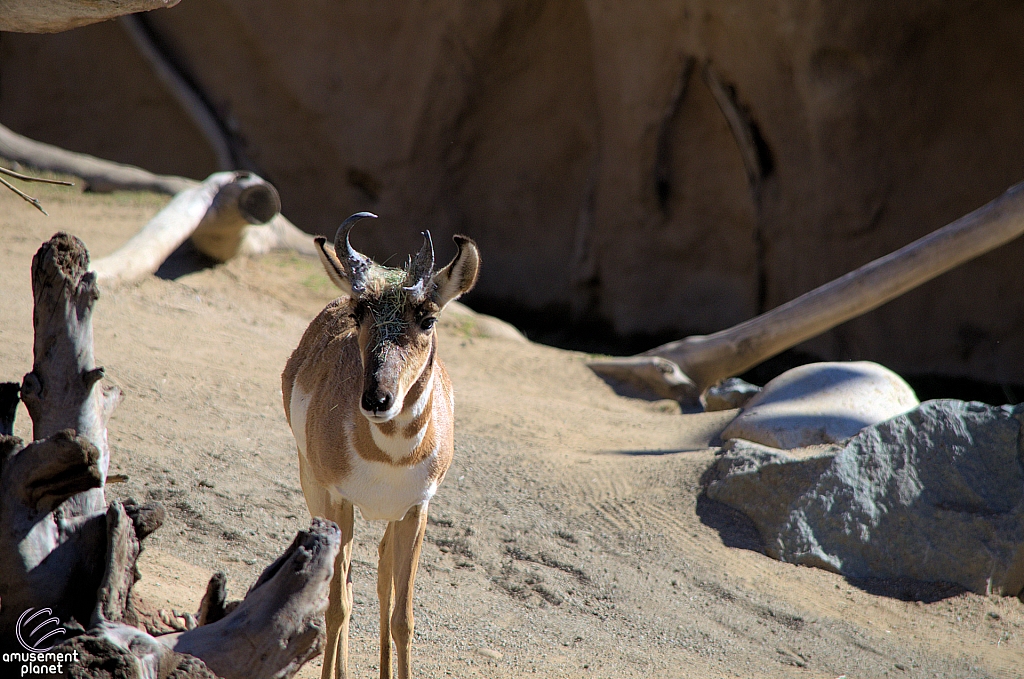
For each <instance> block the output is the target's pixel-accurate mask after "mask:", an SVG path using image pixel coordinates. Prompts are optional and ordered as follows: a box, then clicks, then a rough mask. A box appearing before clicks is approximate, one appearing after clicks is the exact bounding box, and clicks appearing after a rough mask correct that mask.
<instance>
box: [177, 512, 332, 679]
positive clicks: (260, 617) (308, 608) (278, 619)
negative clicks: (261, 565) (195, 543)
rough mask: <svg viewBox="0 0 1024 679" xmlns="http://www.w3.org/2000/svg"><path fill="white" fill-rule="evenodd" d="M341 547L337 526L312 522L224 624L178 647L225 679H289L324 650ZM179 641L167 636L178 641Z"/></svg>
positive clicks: (185, 637) (184, 636)
mask: <svg viewBox="0 0 1024 679" xmlns="http://www.w3.org/2000/svg"><path fill="white" fill-rule="evenodd" d="M340 546H341V531H340V530H339V529H338V527H337V525H335V524H334V523H332V522H329V521H325V520H323V519H320V518H316V519H313V523H312V525H311V526H310V528H309V530H308V531H300V532H299V534H298V535H296V536H295V540H294V541H292V544H291V545H290V546H289V547H288V549H287V550H286V551H285V553H284V554H282V555H281V556H280V557H278V559H277V560H276V561H274V563H272V564H270V566H268V567H267V568H266V570H264V571H263V574H262V575H260V577H259V578H258V579H257V580H256V583H255V584H254V585H253V586H252V587H251V588H250V589H249V592H248V594H246V595H245V599H244V600H242V602H241V603H240V604H239V605H238V607H237V608H236V609H235V610H234V611H232V612H231V613H229V614H228V615H227V616H225V617H224V618H223V619H221V620H219V621H217V622H214V623H211V624H208V625H203V626H201V627H197V628H196V629H194V630H190V631H188V632H183V633H181V634H180V636H178V637H177V639H176V640H175V641H174V643H173V648H174V650H175V651H177V652H179V653H189V654H191V655H194V656H196V657H198V658H202V659H203V662H205V663H206V665H207V666H208V667H209V668H210V669H212V670H213V671H214V672H216V673H217V674H218V675H219V676H221V677H224V679H276V678H280V677H290V676H292V675H293V674H294V673H295V672H297V671H298V670H299V668H300V667H302V665H303V664H304V663H305V662H306V661H307V660H309V659H310V658H312V657H313V656H315V655H317V654H318V653H320V652H321V650H322V649H323V644H324V629H323V622H322V619H321V617H320V615H321V613H322V612H323V610H324V609H325V608H326V607H327V595H328V591H329V588H330V582H331V577H332V576H333V574H334V559H335V557H336V556H337V555H338V550H339V549H340ZM174 636H175V635H168V637H174Z"/></svg>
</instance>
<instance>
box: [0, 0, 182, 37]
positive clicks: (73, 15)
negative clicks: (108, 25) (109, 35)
mask: <svg viewBox="0 0 1024 679" xmlns="http://www.w3.org/2000/svg"><path fill="white" fill-rule="evenodd" d="M176 4H178V0H104V1H103V2H96V0H4V1H3V3H2V4H0V31H11V32H14V33H58V32H60V31H67V30H69V29H72V28H77V27H79V26H86V25H88V24H94V23H96V22H97V21H106V20H107V19H113V18H114V17H117V16H121V15H122V14H130V13H132V12H148V11H149V10H153V9H160V8H162V7H173V6H174V5H176Z"/></svg>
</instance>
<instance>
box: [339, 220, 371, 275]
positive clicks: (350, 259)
mask: <svg viewBox="0 0 1024 679" xmlns="http://www.w3.org/2000/svg"><path fill="white" fill-rule="evenodd" d="M367 217H372V218H373V219H376V218H377V215H375V214H373V213H372V212H357V213H355V214H354V215H352V216H351V217H349V218H348V219H346V220H345V221H344V222H342V223H341V226H339V227H338V233H337V234H335V236H334V252H335V254H337V255H338V259H339V260H341V265H342V266H343V267H345V274H346V275H347V276H348V280H349V283H350V284H351V285H352V289H353V290H354V291H356V292H360V291H362V289H363V282H364V279H365V278H366V272H367V271H369V269H370V264H371V262H370V258H369V257H367V256H366V255H363V254H360V253H359V252H356V251H355V249H353V247H352V243H350V242H349V239H348V235H349V233H351V232H352V227H353V226H355V225H356V222H358V221H359V220H360V219H366V218H367Z"/></svg>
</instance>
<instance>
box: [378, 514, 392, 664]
mask: <svg viewBox="0 0 1024 679" xmlns="http://www.w3.org/2000/svg"><path fill="white" fill-rule="evenodd" d="M394 525H395V522H394V521H389V522H388V527H387V528H386V529H385V530H384V537H382V538H381V539H380V546H379V547H377V600H378V601H379V602H380V679H391V676H392V673H391V607H392V600H393V597H394V594H395V580H394V568H393V565H394V549H392V547H393V545H394V540H392V535H391V534H392V532H394V528H393V526H394Z"/></svg>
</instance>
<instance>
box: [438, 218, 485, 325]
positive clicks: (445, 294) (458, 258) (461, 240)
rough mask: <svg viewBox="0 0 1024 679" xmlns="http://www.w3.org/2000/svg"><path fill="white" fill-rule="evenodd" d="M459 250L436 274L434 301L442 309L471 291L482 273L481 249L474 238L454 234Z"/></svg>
mask: <svg viewBox="0 0 1024 679" xmlns="http://www.w3.org/2000/svg"><path fill="white" fill-rule="evenodd" d="M452 240H454V241H455V244H456V245H457V246H459V251H458V253H457V254H456V255H455V259H453V260H452V261H451V262H450V263H449V264H448V266H446V267H445V268H443V269H441V270H440V271H438V272H437V273H435V274H434V277H433V278H432V279H431V280H432V281H433V283H434V303H435V304H437V306H439V307H441V308H442V309H443V308H444V307H445V305H446V304H448V302H450V301H452V300H453V299H456V298H458V297H459V296H460V295H463V294H465V293H467V292H469V291H470V290H471V289H472V288H473V286H474V285H475V284H476V278H477V275H478V274H479V273H480V250H479V249H478V248H477V246H476V243H475V242H473V239H472V238H467V237H466V236H454V237H453V239H452Z"/></svg>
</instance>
